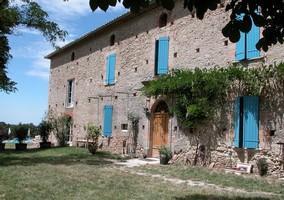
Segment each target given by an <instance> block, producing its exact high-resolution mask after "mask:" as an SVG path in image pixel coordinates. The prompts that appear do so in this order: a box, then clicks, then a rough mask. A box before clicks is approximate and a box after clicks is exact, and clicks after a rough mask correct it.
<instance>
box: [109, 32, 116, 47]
mask: <svg viewBox="0 0 284 200" xmlns="http://www.w3.org/2000/svg"><path fill="white" fill-rule="evenodd" d="M114 43H115V35H114V34H112V35H111V36H110V40H109V45H110V46H113V45H114Z"/></svg>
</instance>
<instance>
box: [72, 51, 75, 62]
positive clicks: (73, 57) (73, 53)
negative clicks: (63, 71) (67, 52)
mask: <svg viewBox="0 0 284 200" xmlns="http://www.w3.org/2000/svg"><path fill="white" fill-rule="evenodd" d="M73 60H75V52H72V54H71V61H73Z"/></svg>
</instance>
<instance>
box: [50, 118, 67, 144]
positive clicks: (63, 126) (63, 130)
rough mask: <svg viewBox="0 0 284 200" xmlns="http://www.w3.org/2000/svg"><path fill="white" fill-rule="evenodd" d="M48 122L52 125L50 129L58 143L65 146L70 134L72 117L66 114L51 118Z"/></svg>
mask: <svg viewBox="0 0 284 200" xmlns="http://www.w3.org/2000/svg"><path fill="white" fill-rule="evenodd" d="M50 122H51V126H52V131H53V133H54V135H55V137H56V139H57V141H58V143H59V145H60V146H66V145H67V142H68V139H69V135H70V127H71V125H72V118H71V117H70V116H68V115H63V116H60V117H58V118H51V119H50Z"/></svg>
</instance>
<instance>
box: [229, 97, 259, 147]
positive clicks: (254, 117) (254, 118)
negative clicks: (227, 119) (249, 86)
mask: <svg viewBox="0 0 284 200" xmlns="http://www.w3.org/2000/svg"><path fill="white" fill-rule="evenodd" d="M234 133H235V136H234V146H235V147H238V148H248V149H255V148H258V144H259V97H258V96H243V97H238V98H237V99H236V100H235V105H234Z"/></svg>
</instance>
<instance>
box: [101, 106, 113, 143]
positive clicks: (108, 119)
mask: <svg viewBox="0 0 284 200" xmlns="http://www.w3.org/2000/svg"><path fill="white" fill-rule="evenodd" d="M112 111H113V107H112V105H105V106H104V126H103V133H104V136H105V137H111V135H112Z"/></svg>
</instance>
